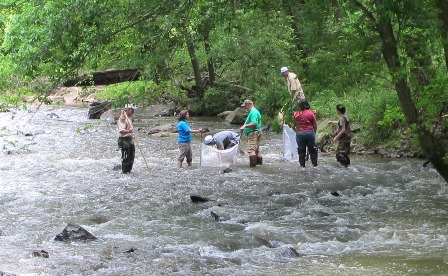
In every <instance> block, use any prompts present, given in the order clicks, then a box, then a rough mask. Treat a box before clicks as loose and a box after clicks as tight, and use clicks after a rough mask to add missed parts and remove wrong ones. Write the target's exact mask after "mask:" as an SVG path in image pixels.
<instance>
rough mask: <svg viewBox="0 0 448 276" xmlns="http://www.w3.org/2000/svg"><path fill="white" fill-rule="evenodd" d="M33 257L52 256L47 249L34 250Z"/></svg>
mask: <svg viewBox="0 0 448 276" xmlns="http://www.w3.org/2000/svg"><path fill="white" fill-rule="evenodd" d="M33 257H42V258H48V257H50V254H48V252H47V251H45V250H34V251H33Z"/></svg>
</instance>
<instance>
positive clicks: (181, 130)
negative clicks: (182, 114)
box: [177, 121, 191, 143]
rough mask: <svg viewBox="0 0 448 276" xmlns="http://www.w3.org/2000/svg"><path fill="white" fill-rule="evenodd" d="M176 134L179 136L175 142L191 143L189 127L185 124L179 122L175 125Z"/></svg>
mask: <svg viewBox="0 0 448 276" xmlns="http://www.w3.org/2000/svg"><path fill="white" fill-rule="evenodd" d="M177 133H178V134H179V138H177V142H179V143H191V133H190V125H189V124H188V123H187V122H185V121H179V123H178V124H177Z"/></svg>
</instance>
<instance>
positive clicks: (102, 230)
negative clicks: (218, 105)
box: [0, 107, 448, 275]
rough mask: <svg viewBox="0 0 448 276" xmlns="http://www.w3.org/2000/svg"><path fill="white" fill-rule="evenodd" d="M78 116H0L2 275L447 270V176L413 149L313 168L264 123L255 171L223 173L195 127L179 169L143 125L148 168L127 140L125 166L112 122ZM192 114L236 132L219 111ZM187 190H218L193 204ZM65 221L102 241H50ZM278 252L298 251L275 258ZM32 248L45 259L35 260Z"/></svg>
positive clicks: (144, 122) (170, 148) (173, 140)
mask: <svg viewBox="0 0 448 276" xmlns="http://www.w3.org/2000/svg"><path fill="white" fill-rule="evenodd" d="M32 109H35V107H33V108H32ZM86 118H87V109H86V108H75V107H41V108H40V109H39V110H37V111H34V112H25V111H18V112H14V113H0V142H1V145H2V146H3V152H2V153H1V157H0V174H1V179H0V183H1V184H0V210H1V211H0V231H1V232H0V234H1V235H0V271H1V272H8V273H14V274H19V275H30V274H33V275H243V274H244V275H447V274H448V255H447V253H446V250H447V248H448V224H447V222H448V214H447V212H448V193H447V190H446V188H445V185H446V183H445V182H444V181H443V179H442V178H441V177H439V175H438V174H437V172H436V171H435V170H434V169H431V168H424V167H422V163H423V161H422V160H416V159H384V158H377V157H367V156H355V155H352V166H351V167H349V168H348V169H345V168H343V167H340V166H339V165H338V164H337V162H336V160H335V158H334V156H333V155H332V154H331V155H323V154H321V155H319V166H318V167H317V168H313V167H311V166H310V165H311V164H309V163H307V167H306V168H305V169H301V168H299V167H298V164H297V163H293V162H286V161H283V160H282V158H281V151H282V150H281V148H282V141H281V139H282V138H281V135H280V134H274V133H270V132H267V133H265V134H264V135H263V138H262V148H261V149H262V152H263V154H264V164H263V165H262V166H258V167H257V168H255V169H251V168H249V165H248V164H249V160H248V157H247V156H245V155H239V157H238V161H237V163H236V164H235V165H232V166H231V168H232V171H231V172H229V173H224V172H223V169H222V168H210V167H200V166H199V161H200V160H199V149H200V135H199V134H195V135H194V139H193V142H192V147H193V150H194V155H193V167H192V168H190V169H181V170H177V169H176V165H175V164H176V156H177V136H176V135H174V136H171V137H153V136H148V135H145V133H144V131H143V130H142V131H141V132H139V133H138V143H139V146H140V147H139V148H140V149H141V150H142V152H143V154H144V156H145V157H146V159H147V162H148V166H149V167H150V170H149V171H148V170H147V167H146V165H145V162H144V159H143V158H142V155H141V153H140V151H139V148H137V151H136V155H137V157H136V161H135V164H134V168H133V170H132V173H131V174H127V175H125V174H121V173H120V172H119V171H114V170H112V168H113V166H114V164H117V163H119V162H120V159H119V158H120V153H119V151H117V145H116V140H117V138H116V130H115V129H116V125H111V124H110V123H109V122H108V121H104V120H88V119H86ZM165 123H177V121H176V118H173V117H171V118H159V117H151V118H147V117H145V116H143V115H138V113H137V116H136V122H135V125H136V127H140V128H141V129H144V130H148V129H149V128H151V127H153V126H155V125H157V124H165ZM190 125H191V126H192V127H193V128H197V127H209V128H210V129H211V130H223V129H233V130H236V131H238V129H237V128H238V126H234V125H227V124H226V123H224V122H221V121H219V120H218V119H217V118H192V119H191V120H190ZM245 145H246V142H245V141H243V144H242V146H243V147H244V146H245ZM335 192H337V193H338V194H336V193H335ZM332 193H333V194H334V195H333V194H332ZM190 195H199V196H203V197H207V198H209V199H213V200H214V201H209V202H206V203H201V204H195V203H192V201H191V200H190ZM337 195H339V196H337ZM211 212H213V213H215V214H216V215H218V216H219V217H220V218H219V220H215V219H213V217H212V216H211ZM68 223H77V224H79V225H81V226H83V227H84V228H86V229H87V230H89V231H90V232H91V233H92V234H94V235H95V236H96V237H97V238H98V239H97V240H94V241H72V242H60V241H55V240H54V237H55V236H56V235H57V234H59V233H61V232H62V230H63V229H64V228H65V226H66V225H67V224H68ZM288 249H294V250H296V251H297V252H298V253H299V256H298V257H293V258H292V257H288V256H283V255H284V254H283V255H282V253H283V252H285V251H287V250H288ZM35 250H45V251H47V252H48V253H49V258H41V257H33V256H32V252H33V251H35ZM131 251H133V252H131Z"/></svg>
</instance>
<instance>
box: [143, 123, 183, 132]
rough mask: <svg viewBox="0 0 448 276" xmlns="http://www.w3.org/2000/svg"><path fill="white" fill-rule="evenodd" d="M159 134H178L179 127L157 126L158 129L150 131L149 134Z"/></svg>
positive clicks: (171, 125) (169, 125)
mask: <svg viewBox="0 0 448 276" xmlns="http://www.w3.org/2000/svg"><path fill="white" fill-rule="evenodd" d="M159 132H163V133H177V126H176V125H175V124H165V125H160V126H156V127H153V128H151V129H150V130H149V131H148V134H155V133H159Z"/></svg>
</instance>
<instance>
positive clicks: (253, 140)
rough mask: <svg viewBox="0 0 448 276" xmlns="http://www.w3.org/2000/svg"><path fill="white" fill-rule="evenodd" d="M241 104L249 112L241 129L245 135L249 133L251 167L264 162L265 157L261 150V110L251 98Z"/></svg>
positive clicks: (248, 149)
mask: <svg viewBox="0 0 448 276" xmlns="http://www.w3.org/2000/svg"><path fill="white" fill-rule="evenodd" d="M241 106H244V108H245V109H246V111H248V112H249V114H248V115H247V118H246V121H245V122H244V125H242V126H241V127H240V131H242V132H243V134H244V135H247V152H248V153H249V165H250V167H255V166H257V165H261V164H263V157H262V155H261V152H260V140H261V114H260V111H258V109H256V108H255V106H254V103H253V102H252V101H251V100H245V101H244V103H243V104H242V105H241Z"/></svg>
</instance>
